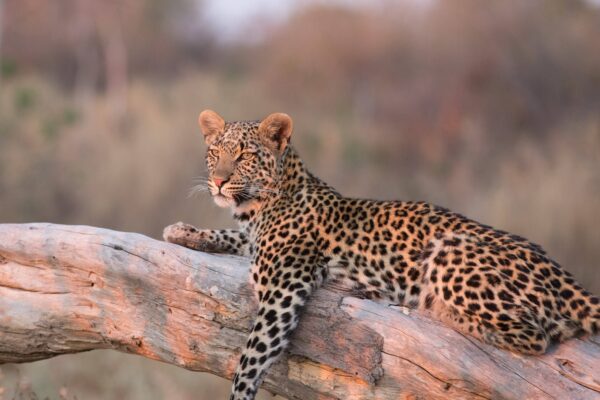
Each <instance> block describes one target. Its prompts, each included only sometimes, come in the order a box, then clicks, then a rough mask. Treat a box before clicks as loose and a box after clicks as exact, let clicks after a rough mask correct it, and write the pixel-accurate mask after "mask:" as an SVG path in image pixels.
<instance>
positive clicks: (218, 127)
mask: <svg viewBox="0 0 600 400" xmlns="http://www.w3.org/2000/svg"><path fill="white" fill-rule="evenodd" d="M198 124H199V125H200V130H202V134H203V135H204V141H205V142H206V144H211V143H212V142H213V140H215V138H216V137H217V136H218V135H219V134H221V133H223V131H224V129H225V120H223V118H221V116H220V115H219V114H217V113H216V112H214V111H213V110H204V111H202V112H201V113H200V115H199V116H198Z"/></svg>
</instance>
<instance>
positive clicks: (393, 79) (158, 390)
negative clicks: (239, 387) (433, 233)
mask: <svg viewBox="0 0 600 400" xmlns="http://www.w3.org/2000/svg"><path fill="white" fill-rule="evenodd" d="M0 71H1V72H0V222H30V221H49V222H56V223H65V224H90V225H97V226H102V227H108V228H111V229H117V230H125V231H136V232H142V233H144V234H147V235H149V236H152V237H155V238H159V237H160V233H161V230H162V228H163V227H164V226H165V225H168V224H170V223H173V222H175V221H178V220H184V221H186V222H189V223H193V224H195V225H198V226H202V227H215V228H216V227H227V226H231V225H232V221H231V220H230V217H229V213H228V212H227V211H224V210H221V209H218V208H216V206H214V205H213V204H212V202H211V201H210V199H208V198H205V197H194V198H188V197H187V193H188V190H189V188H190V187H191V186H192V184H193V178H194V177H197V176H202V175H203V174H204V173H205V168H204V163H203V152H204V145H203V143H202V139H201V135H200V134H199V130H198V128H197V126H196V120H197V115H198V112H199V111H200V110H202V109H204V108H212V109H214V110H217V111H218V112H219V113H220V114H221V115H223V116H224V117H225V118H226V119H231V120H235V119H260V118H262V117H264V116H266V115H268V114H269V113H271V112H275V111H282V112H287V113H288V114H290V115H291V116H292V117H293V118H294V121H295V134H294V136H293V143H294V145H295V146H296V147H297V148H298V150H299V151H300V153H301V154H302V155H303V157H304V158H305V160H306V162H307V164H308V165H309V166H310V168H311V169H312V170H313V172H315V173H316V174H317V175H319V176H321V177H323V178H324V179H325V180H327V181H328V182H330V183H331V184H333V185H334V186H336V187H337V188H338V189H339V190H340V191H341V192H342V193H344V194H347V195H351V196H361V197H370V198H383V199H411V200H417V199H418V200H426V201H429V202H432V203H436V204H440V205H444V206H447V207H449V208H452V209H454V210H455V211H458V212H461V213H464V214H467V215H469V216H471V217H473V218H475V219H477V220H479V221H481V222H485V223H488V224H492V225H494V226H496V227H499V228H502V229H506V230H509V231H512V232H514V233H518V234H521V235H524V236H526V237H529V238H531V239H532V240H533V241H535V242H538V243H540V244H542V245H543V246H544V247H546V249H547V250H548V251H549V252H550V254H552V255H553V256H554V257H555V258H556V259H557V260H558V261H559V262H560V263H562V264H563V265H564V266H565V267H566V268H568V269H569V270H571V271H572V272H573V273H574V274H575V275H576V276H577V277H578V278H579V279H580V280H582V281H583V283H584V284H585V286H587V287H588V288H589V289H591V290H593V291H595V292H596V293H600V274H599V273H598V272H599V265H600V229H599V228H598V227H599V226H600V2H598V1H584V0H564V1H559V0H556V1H550V0H547V1H541V0H540V1H537V0H498V1H479V0H453V1H442V0H420V1H419V0H397V1H391V0H389V1H385V0H371V1H367V0H364V1H349V0H348V1H343V0H339V1H327V2H326V1H314V0H313V1H293V0H260V1H252V2H246V1H241V0H240V1H232V0H204V1H202V0H169V1H162V0H102V1H96V0H53V1H39V0H0ZM0 368H1V369H0V399H3V400H4V399H30V398H39V399H43V398H46V397H48V398H50V399H74V398H77V399H80V400H82V399H150V400H152V399H214V398H224V396H225V394H224V393H225V392H226V391H227V390H228V387H229V383H228V382H225V381H223V380H220V379H218V378H213V377H210V376H207V375H202V374H198V373H191V372H189V371H184V370H182V369H179V368H176V367H172V366H169V365H165V364H160V363H157V362H151V361H148V360H145V359H142V358H139V357H134V356H128V355H123V354H120V353H115V352H110V351H101V352H92V353H88V354H82V355H72V356H63V357H58V358H55V359H52V360H47V361H42V362H37V363H31V364H27V365H21V366H14V365H13V366H2V367H0ZM2 391H3V392H2ZM262 395H263V396H264V397H263V398H270V395H268V394H265V393H263V394H262Z"/></svg>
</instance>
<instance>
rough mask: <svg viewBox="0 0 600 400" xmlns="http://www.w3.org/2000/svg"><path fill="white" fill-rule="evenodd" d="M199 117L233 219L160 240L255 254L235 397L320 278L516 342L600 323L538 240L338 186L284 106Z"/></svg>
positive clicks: (185, 228)
mask: <svg viewBox="0 0 600 400" xmlns="http://www.w3.org/2000/svg"><path fill="white" fill-rule="evenodd" d="M200 125H201V128H202V131H203V133H204V135H205V139H206V142H207V144H208V152H207V159H206V160H207V165H208V170H209V174H210V176H209V180H208V183H207V185H208V186H207V189H208V190H209V191H210V192H211V194H212V196H213V197H214V198H215V201H216V202H217V204H219V205H221V206H227V207H231V209H232V211H233V217H234V218H235V219H236V220H237V221H238V222H239V225H240V229H239V230H238V231H234V230H220V231H219V230H217V231H213V230H197V229H196V228H194V227H191V226H189V225H185V224H177V225H172V226H171V227H168V228H167V229H166V230H165V239H166V240H169V241H172V242H175V243H179V244H182V245H185V246H188V247H191V248H195V249H198V250H203V251H212V252H226V253H233V254H239V255H244V256H248V257H250V258H251V259H252V267H251V276H252V281H253V283H254V289H255V292H256V295H257V298H258V302H259V308H258V314H257V316H256V320H255V322H254V326H253V328H252V331H251V333H250V336H249V338H248V341H247V343H246V347H245V349H244V351H243V354H242V356H241V358H240V362H239V365H238V368H237V371H236V373H235V376H234V380H233V387H232V394H231V397H230V399H232V400H251V399H253V398H254V396H255V394H256V391H257V390H258V387H259V385H260V383H261V381H262V378H263V375H264V374H265V372H266V371H267V369H268V368H269V366H270V365H271V364H272V363H273V362H274V361H275V360H277V358H278V357H279V356H280V355H281V353H282V352H283V351H284V350H285V348H286V345H287V342H288V337H289V335H290V334H291V333H292V331H293V330H294V328H295V327H296V325H297V323H298V319H299V317H300V311H301V309H302V307H303V305H304V304H305V302H306V300H307V299H308V298H309V296H310V295H311V293H312V292H313V291H314V290H315V289H316V288H318V287H319V286H320V285H321V283H322V282H323V281H324V280H325V279H327V278H335V279H343V280H345V281H347V282H349V283H350V284H352V285H353V286H354V287H355V288H356V289H358V290H360V291H361V292H362V293H364V295H365V296H367V297H369V298H372V299H382V300H386V301H390V302H393V303H398V304H403V305H408V306H412V307H418V308H419V309H421V310H423V311H427V312H429V313H431V314H432V315H433V316H434V317H435V318H438V319H441V320H443V321H445V322H446V323H448V324H449V325H451V326H452V327H454V328H455V329H457V330H459V331H461V332H464V333H467V334H470V335H472V336H475V337H477V338H479V339H481V340H482V341H484V342H487V343H490V344H493V345H495V346H498V347H501V348H504V349H507V350H511V351H516V352H520V353H525V354H534V355H535V354H542V353H544V352H545V351H546V349H547V347H548V345H549V344H550V343H551V342H552V341H562V340H565V339H568V338H570V337H573V336H575V335H577V334H580V333H583V332H588V333H590V332H595V331H596V330H597V329H598V325H599V321H600V305H599V299H598V297H595V296H593V295H591V294H590V293H589V292H587V291H586V290H585V289H583V288H582V287H581V286H580V285H579V284H578V283H577V282H576V281H575V280H574V279H573V277H572V276H571V275H570V274H569V273H568V272H567V271H565V270H564V269H563V268H561V266H560V265H558V263H556V262H555V261H553V260H552V259H550V258H549V257H548V256H547V254H546V252H545V251H544V250H543V249H542V248H541V247H540V246H539V245H537V244H534V243H531V242H529V241H528V240H526V239H524V238H522V237H519V236H516V235H512V234H509V233H507V232H504V231H500V230H497V229H494V228H491V227H489V226H486V225H482V224H480V223H478V222H475V221H473V220H470V219H468V218H466V217H464V216H462V215H459V214H456V213H453V212H451V211H449V210H447V209H445V208H442V207H437V206H434V205H431V204H428V203H424V202H409V201H376V200H362V199H352V198H347V197H343V196H342V195H340V194H339V193H338V192H336V191H335V190H334V189H333V188H332V187H331V186H329V185H327V184H326V183H325V182H323V181H322V180H320V179H319V178H317V177H315V176H314V175H312V174H311V173H310V172H309V171H308V170H307V169H306V167H305V166H304V163H303V162H302V160H301V159H300V158H299V156H298V154H297V153H296V151H295V150H294V148H293V147H292V146H290V145H288V142H289V137H290V134H291V126H292V123H291V119H289V117H288V116H287V115H285V114H273V115H271V116H269V117H267V118H266V119H265V120H263V121H262V122H259V121H251V122H231V123H225V122H224V121H223V120H222V119H221V118H220V117H219V116H218V115H217V114H216V113H214V112H212V111H205V112H203V113H202V114H201V117H200ZM215 182H220V183H221V185H220V187H219V185H217V184H215Z"/></svg>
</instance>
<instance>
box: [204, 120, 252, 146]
mask: <svg viewBox="0 0 600 400" xmlns="http://www.w3.org/2000/svg"><path fill="white" fill-rule="evenodd" d="M259 125H260V121H233V122H226V123H225V129H224V132H223V133H222V134H221V135H220V137H219V138H218V139H217V140H215V143H214V144H215V145H216V146H219V147H221V148H224V149H231V150H233V149H239V148H242V149H243V148H247V147H251V146H253V145H254V146H256V145H258V144H259V143H260V141H259V137H258V127H259Z"/></svg>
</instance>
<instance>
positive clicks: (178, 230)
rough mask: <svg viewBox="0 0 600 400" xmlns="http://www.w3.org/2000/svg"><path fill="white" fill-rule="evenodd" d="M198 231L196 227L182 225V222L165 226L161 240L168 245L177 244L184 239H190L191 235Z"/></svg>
mask: <svg viewBox="0 0 600 400" xmlns="http://www.w3.org/2000/svg"><path fill="white" fill-rule="evenodd" d="M197 233H198V229H196V227H194V226H192V225H189V224H184V223H183V222H178V223H176V224H173V225H169V226H167V227H166V228H165V229H164V230H163V240H164V241H165V242H169V243H178V244H179V241H180V240H181V239H183V238H185V237H188V238H189V237H190V236H191V235H192V234H197Z"/></svg>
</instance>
